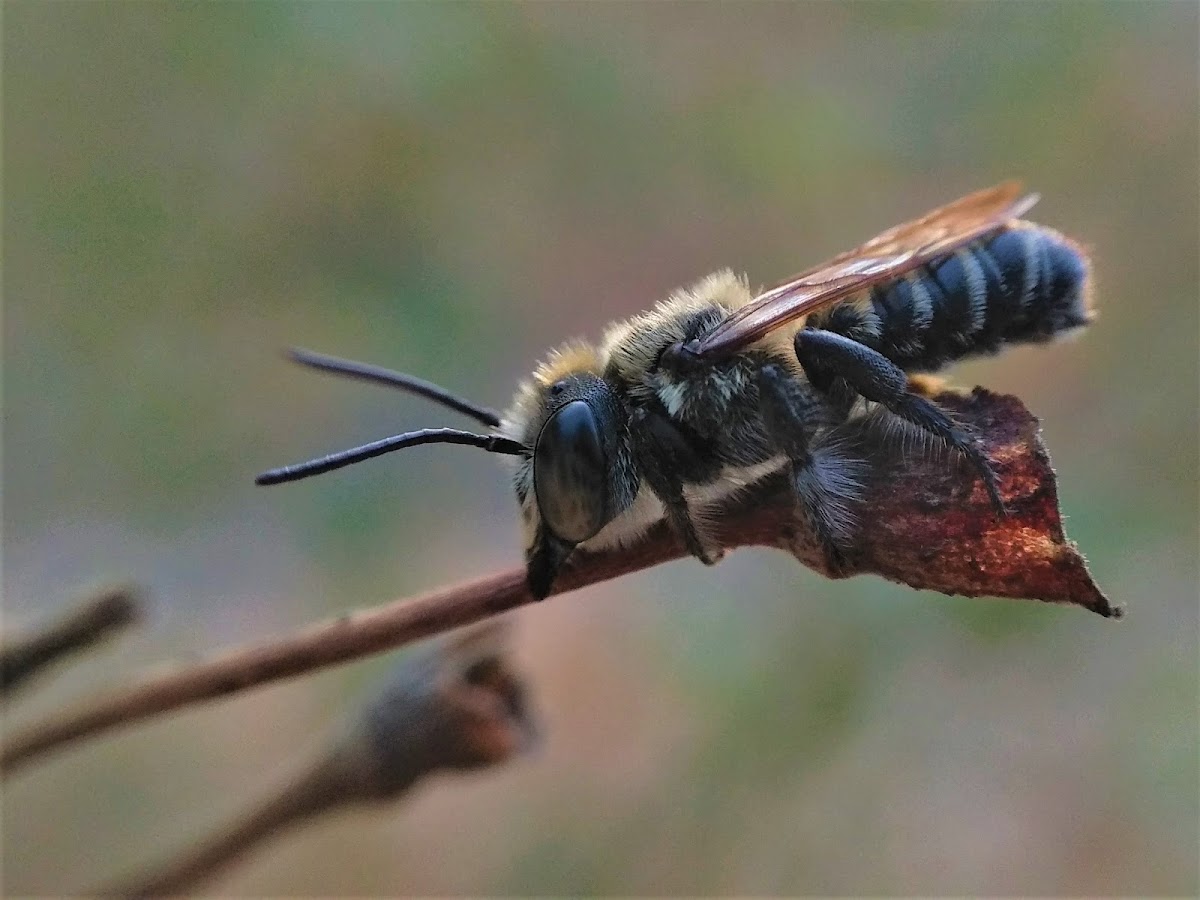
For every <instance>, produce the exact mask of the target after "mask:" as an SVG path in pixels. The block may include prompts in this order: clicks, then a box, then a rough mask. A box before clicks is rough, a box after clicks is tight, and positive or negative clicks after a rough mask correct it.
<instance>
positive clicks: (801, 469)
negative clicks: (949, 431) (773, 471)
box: [758, 363, 864, 573]
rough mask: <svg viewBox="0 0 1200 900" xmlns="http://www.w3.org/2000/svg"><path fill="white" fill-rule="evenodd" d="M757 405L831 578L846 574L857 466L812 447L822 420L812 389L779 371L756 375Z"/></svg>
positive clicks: (832, 448) (830, 447) (769, 368)
mask: <svg viewBox="0 0 1200 900" xmlns="http://www.w3.org/2000/svg"><path fill="white" fill-rule="evenodd" d="M758 393H759V404H760V406H761V409H762V417H763V425H764V427H765V429H766V432H767V438H768V440H769V441H770V442H771V444H772V445H773V446H774V447H775V449H776V450H777V451H778V452H780V453H783V454H784V455H785V456H787V458H788V460H790V462H791V481H792V487H793V489H794V490H795V493H796V500H797V503H798V505H799V507H800V510H801V513H802V514H803V515H804V517H805V519H806V520H807V522H808V524H809V527H810V528H811V529H812V532H813V535H814V536H815V537H816V539H817V542H818V543H819V544H820V545H821V548H822V549H823V550H824V551H825V558H826V561H827V562H828V564H829V568H830V569H831V570H832V571H833V572H835V573H836V572H841V571H842V570H844V569H845V568H846V563H847V559H846V554H847V552H848V550H849V547H850V545H851V543H852V542H853V538H854V527H855V524H856V521H855V516H854V509H853V507H854V505H855V503H856V502H857V500H858V497H859V494H860V492H861V489H862V476H863V474H864V472H863V471H862V469H863V464H862V461H861V460H858V459H854V458H851V457H847V456H845V455H843V454H842V453H841V452H840V451H839V448H838V446H837V445H836V444H824V445H822V444H814V443H813V441H812V436H813V435H814V434H815V433H816V431H817V428H818V426H820V425H822V424H824V421H823V420H824V419H825V418H826V417H825V416H824V415H823V414H822V412H821V410H819V409H818V408H817V403H816V402H815V401H814V398H813V397H812V396H811V393H812V391H811V389H807V390H806V386H805V385H804V384H803V383H802V382H801V381H800V379H798V378H796V377H795V376H793V375H790V374H788V373H786V372H785V371H784V370H783V368H782V367H781V366H778V365H775V364H771V363H768V364H767V365H764V366H763V367H762V368H761V369H759V372H758Z"/></svg>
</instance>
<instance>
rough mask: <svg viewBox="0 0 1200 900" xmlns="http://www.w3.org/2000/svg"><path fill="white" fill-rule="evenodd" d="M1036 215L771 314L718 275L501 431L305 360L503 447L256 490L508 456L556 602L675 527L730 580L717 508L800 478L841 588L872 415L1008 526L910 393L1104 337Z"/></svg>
mask: <svg viewBox="0 0 1200 900" xmlns="http://www.w3.org/2000/svg"><path fill="white" fill-rule="evenodd" d="M1037 199H1038V198H1037V196H1036V195H1026V194H1024V193H1023V192H1022V190H1021V186H1020V185H1019V183H1017V182H1005V183H1003V184H1000V185H997V186H996V187H993V188H989V189H987V190H983V191H978V192H976V193H973V194H969V195H967V196H965V197H962V198H961V199H959V200H956V201H954V202H953V203H950V204H948V205H946V206H943V207H940V208H938V209H935V210H933V211H932V212H930V213H928V214H926V215H924V216H922V217H920V218H918V219H914V220H913V221H911V222H907V223H905V224H903V225H900V226H897V227H895V228H892V229H889V230H888V231H885V232H884V233H882V234H880V235H878V236H877V237H875V238H873V239H871V240H870V241H868V242H867V243H865V244H863V245H862V246H861V247H858V248H856V249H854V250H851V251H849V252H847V253H843V254H841V255H839V256H836V257H834V258H833V259H831V260H829V261H828V262H826V263H823V264H821V265H819V266H816V267H814V268H812V269H809V270H807V271H805V272H802V273H800V274H798V275H795V276H793V277H792V278H789V279H787V280H786V281H784V282H782V283H780V284H778V285H776V286H775V287H772V288H770V289H769V290H766V291H764V292H762V293H759V294H757V295H755V294H754V293H753V292H752V291H751V290H750V288H749V285H748V283H747V282H746V280H745V279H744V278H739V277H737V276H735V275H734V274H733V273H732V272H731V271H729V270H723V271H720V272H717V273H715V274H713V275H710V276H708V277H707V278H705V279H703V280H702V281H700V282H698V283H697V284H695V285H693V286H691V287H690V288H686V289H682V290H679V291H676V292H675V293H673V294H672V295H671V296H670V297H668V298H667V299H666V300H665V301H662V302H661V303H659V304H658V305H657V306H656V307H655V308H654V309H652V310H650V311H649V312H646V313H644V314H642V315H639V316H635V317H633V318H632V319H629V320H627V321H624V322H617V323H614V324H612V325H610V326H609V327H608V329H607V330H606V332H605V334H604V338H603V340H602V341H601V343H600V345H599V346H593V345H591V344H587V343H568V344H565V345H563V346H562V347H560V348H558V349H556V350H554V351H552V352H551V353H550V355H549V356H548V358H547V359H546V360H545V361H544V362H542V363H541V364H540V365H539V366H538V368H537V369H536V370H535V371H534V372H533V374H532V376H530V377H529V378H528V379H527V380H525V381H524V382H523V383H522V384H521V385H520V387H519V388H518V390H517V393H516V396H515V398H514V399H513V401H512V403H511V405H510V406H509V408H508V410H507V411H506V412H504V413H503V414H500V413H497V412H495V411H494V410H491V409H488V408H487V407H484V406H480V405H478V404H476V403H472V402H471V401H469V400H465V399H463V398H461V397H458V396H455V395H453V394H452V393H450V392H449V391H446V390H445V389H443V388H441V387H438V386H437V385H434V384H430V383H428V382H425V381H421V380H420V379H417V378H414V377H413V376H411V375H406V374H403V373H399V372H392V371H389V370H386V369H381V368H378V367H375V366H370V365H366V364H362V363H354V362H349V361H346V360H340V359H335V358H333V357H328V356H322V355H319V354H314V353H310V352H308V351H299V350H297V351H293V354H292V355H293V358H294V359H295V360H296V361H298V362H300V363H302V364H305V365H308V366H311V367H314V368H317V369H321V370H325V371H329V372H333V373H336V374H339V375H344V376H349V377H352V378H357V379H361V380H365V381H371V382H375V383H383V384H388V385H392V386H394V387H399V388H401V389H403V390H406V391H409V392H412V393H416V394H419V395H421V396H424V397H426V398H428V399H430V400H433V401H435V402H437V403H440V404H441V405H443V406H446V407H448V408H450V409H453V410H456V411H457V412H460V413H463V414H465V415H468V416H470V417H472V418H474V419H475V420H476V421H478V422H479V423H480V424H482V425H484V426H486V428H488V429H489V430H488V432H487V433H486V434H476V433H473V432H468V431H459V430H457V429H450V428H435V429H424V430H421V431H414V432H408V433H405V434H399V435H394V436H392V437H388V438H384V439H383V440H380V441H375V442H373V443H370V444H366V445H364V446H361V447H355V448H353V449H350V450H346V451H342V452H339V453H334V454H331V455H329V456H325V457H321V458H320V459H315V460H312V461H309V462H305V463H300V464H298V465H293V466H285V467H282V468H279V469H274V470H271V471H269V472H265V473H263V474H262V475H260V476H259V477H258V478H257V479H256V481H257V483H259V484H278V483H281V482H286V481H295V480H297V479H300V478H307V477H309V476H311V475H317V474H320V473H322V472H328V471H331V470H333V469H337V468H341V467H342V466H347V465H351V464H352V463H356V462H361V461H362V460H365V459H370V458H372V457H375V456H380V455H382V454H384V453H390V452H391V451H393V450H399V449H402V448H405V447H411V446H416V445H418V444H426V443H453V444H466V445H469V446H474V447H480V448H482V449H484V450H487V451H488V452H491V453H499V454H506V455H510V456H512V457H514V458H515V460H516V466H515V469H514V472H513V482H514V486H515V488H516V493H517V499H518V501H519V502H520V507H521V519H522V525H523V531H524V542H525V560H526V570H527V578H528V583H529V589H530V591H531V592H532V594H533V595H534V596H535V597H537V598H538V599H541V598H543V597H545V596H547V595H548V594H549V593H550V590H551V588H552V586H553V584H554V580H555V578H556V576H557V574H558V572H559V570H560V569H561V567H562V566H563V564H564V563H565V562H566V561H567V559H568V557H569V556H570V555H571V553H572V552H573V551H574V549H575V548H576V547H584V548H587V549H596V548H599V547H606V546H612V545H622V544H625V543H628V542H630V541H632V540H633V539H635V538H636V537H637V536H638V535H639V534H641V533H642V532H644V531H645V530H646V529H647V528H648V527H649V526H650V525H652V524H654V523H655V522H657V521H658V520H660V519H662V518H664V517H665V518H666V520H667V521H668V522H669V524H670V526H671V527H672V528H673V529H674V530H675V532H676V533H677V534H678V535H679V536H680V538H681V539H682V541H683V544H684V546H685V547H686V548H687V551H688V552H689V553H690V554H691V555H692V556H695V557H696V558H697V559H699V560H701V561H702V562H705V563H708V564H712V563H715V562H717V560H718V559H719V558H720V556H721V550H720V549H719V548H718V547H717V545H716V543H715V542H714V540H713V539H712V536H711V525H710V524H709V523H710V522H711V519H712V516H711V512H710V511H709V510H710V508H711V507H712V506H713V505H714V504H716V503H718V502H719V501H720V500H721V499H722V498H725V497H727V496H728V495H730V494H731V493H733V492H736V491H737V490H739V489H741V488H743V487H745V486H747V485H749V484H752V483H754V482H755V481H757V480H759V479H761V478H763V477H765V476H766V475H768V474H771V473H773V472H776V471H780V470H785V469H786V471H787V473H788V476H789V480H790V483H791V485H792V488H793V490H794V494H795V501H796V508H797V511H798V513H799V515H800V516H802V517H803V519H804V521H805V522H806V523H807V525H808V527H809V528H810V529H811V531H812V534H813V535H814V536H815V538H816V540H817V541H818V542H819V544H820V546H821V548H822V549H823V551H824V553H825V555H826V558H827V561H828V565H829V568H830V569H831V570H832V571H835V572H836V571H840V570H842V569H843V568H844V567H845V566H846V564H847V560H848V554H849V553H850V551H851V548H852V545H853V542H854V537H855V527H856V510H857V508H858V506H859V505H860V503H861V500H862V493H863V489H864V478H865V474H866V468H865V466H866V464H865V462H864V461H863V460H861V459H858V458H855V457H854V456H853V455H852V453H851V452H850V451H848V450H847V449H846V442H845V441H844V440H842V439H841V438H842V432H841V430H840V429H842V428H843V426H844V425H845V424H846V423H847V422H848V421H850V420H851V419H852V418H853V417H854V416H856V415H860V414H861V413H862V411H863V410H864V409H866V408H868V407H870V408H872V409H875V408H880V409H882V410H886V413H884V415H887V416H892V417H896V419H898V420H902V421H903V422H905V423H907V425H908V426H909V427H915V428H916V429H919V430H920V431H922V432H924V433H926V434H929V435H932V436H933V437H934V438H936V439H938V440H940V441H941V442H943V443H944V444H945V445H947V446H948V447H950V448H952V449H953V450H954V451H956V452H957V453H959V454H961V456H962V457H964V458H965V459H966V460H968V461H969V462H970V463H971V465H972V466H973V467H974V469H975V471H976V472H977V473H978V477H979V481H980V482H981V484H982V487H983V489H984V490H985V491H986V493H987V495H988V497H989V498H990V501H991V504H992V505H993V506H994V508H995V510H996V513H997V514H998V515H1004V513H1005V507H1004V499H1003V496H1002V494H1001V490H1000V484H999V481H998V479H997V477H996V473H995V470H994V467H993V465H992V462H991V461H990V460H989V459H988V457H987V455H986V453H985V452H984V450H983V449H982V446H981V444H980V441H979V439H978V437H977V436H976V435H974V434H972V433H971V432H970V431H969V430H968V429H967V428H966V427H964V426H963V425H961V424H959V423H958V422H956V421H955V420H954V419H953V417H951V416H950V415H949V414H948V413H946V412H945V411H944V410H943V409H941V408H940V407H939V406H938V405H937V404H936V403H935V402H934V401H933V400H932V399H930V398H929V397H928V396H925V395H924V393H923V392H922V391H921V390H920V388H919V386H918V385H917V384H916V382H913V381H910V379H909V377H908V376H909V374H911V373H928V372H936V371H938V370H940V369H943V368H945V367H946V366H948V365H949V364H951V363H953V362H956V361H957V360H960V359H963V358H966V357H971V356H979V355H984V354H991V353H996V352H998V351H1000V350H1002V349H1004V348H1005V347H1007V346H1010V345H1014V344H1040V343H1045V342H1048V341H1051V340H1054V339H1056V338H1059V337H1061V336H1063V335H1066V334H1069V333H1071V332H1073V331H1076V330H1078V329H1080V328H1082V327H1083V326H1085V325H1087V324H1088V323H1089V322H1090V321H1091V319H1092V317H1093V312H1092V305H1091V283H1090V281H1091V279H1090V263H1089V261H1088V258H1087V256H1086V254H1085V253H1084V251H1083V250H1082V249H1081V248H1080V247H1079V246H1078V245H1077V244H1076V243H1074V242H1073V241H1071V240H1070V239H1068V238H1066V237H1064V236H1063V235H1061V234H1059V233H1058V232H1056V231H1054V230H1052V229H1050V228H1046V227H1044V226H1041V225H1035V224H1033V223H1031V222H1026V221H1023V220H1021V218H1020V217H1021V216H1022V215H1024V214H1025V213H1026V212H1028V210H1029V209H1030V208H1031V207H1032V206H1033V205H1034V204H1035V203H1036V202H1037Z"/></svg>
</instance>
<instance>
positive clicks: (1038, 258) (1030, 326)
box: [806, 222, 1092, 371]
mask: <svg viewBox="0 0 1200 900" xmlns="http://www.w3.org/2000/svg"><path fill="white" fill-rule="evenodd" d="M1088 282H1089V267H1088V261H1087V258H1086V257H1085V256H1084V254H1083V251H1082V250H1080V249H1079V248H1078V247H1076V246H1075V245H1074V244H1072V243H1071V242H1070V241H1068V240H1067V239H1066V238H1064V237H1063V236H1062V235H1060V234H1058V233H1057V232H1055V231H1052V230H1051V229H1048V228H1042V227H1040V226H1037V225H1031V224H1028V223H1025V222H1018V223H1014V224H1013V225H1011V226H1008V227H1006V228H1005V229H1004V230H1002V231H999V232H997V233H996V234H993V235H991V236H989V237H987V238H983V239H982V240H979V241H976V242H974V243H972V244H969V245H967V246H965V247H963V248H961V249H959V250H957V251H955V252H954V253H951V254H947V255H946V256H945V257H942V258H941V259H937V260H935V261H933V262H931V263H927V264H926V265H925V266H922V267H921V268H920V269H917V270H915V271H914V272H911V273H909V274H908V275H906V276H904V277H902V278H898V279H895V280H893V281H889V282H884V283H882V284H879V285H876V286H875V287H873V288H871V289H870V290H868V291H863V292H861V293H860V294H857V295H855V296H853V297H851V298H849V299H847V300H843V301H842V302H841V303H838V304H836V305H835V306H833V307H831V308H830V309H828V310H822V311H820V312H818V313H815V314H813V315H812V316H810V317H809V319H808V321H807V322H806V326H807V327H811V328H822V329H826V330H828V331H834V332H837V333H838V334H843V335H845V336H847V337H851V338H854V339H855V340H858V341H861V342H862V343H865V344H867V345H868V346H870V347H872V348H874V349H876V350H878V351H879V352H881V353H883V354H884V355H885V356H887V357H888V358H889V359H891V360H892V361H894V362H895V363H897V364H898V365H900V366H902V367H903V368H905V369H907V370H909V371H934V370H936V369H939V368H941V367H943V366H945V365H947V364H948V363H951V362H954V361H955V360H957V359H961V358H963V357H966V356H974V355H978V354H986V353H995V352H996V351H998V350H1000V349H1001V348H1002V347H1003V346H1004V345H1006V344H1022V343H1042V342H1045V341H1049V340H1052V339H1054V338H1056V337H1059V336H1061V335H1063V334H1065V333H1067V332H1069V331H1073V330H1075V329H1077V328H1080V327H1082V326H1084V325H1086V324H1088V322H1089V321H1090V320H1091V317H1092V312H1091V309H1090V305H1089V302H1090V301H1089V294H1090V285H1089V283H1088Z"/></svg>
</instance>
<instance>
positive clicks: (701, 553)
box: [629, 407, 721, 566]
mask: <svg viewBox="0 0 1200 900" xmlns="http://www.w3.org/2000/svg"><path fill="white" fill-rule="evenodd" d="M629 424H630V435H631V436H632V438H633V443H634V453H635V455H636V456H637V459H638V462H639V464H640V468H641V471H642V477H644V478H645V479H646V483H647V484H649V485H650V489H651V490H652V491H654V493H655V495H657V497H658V499H659V500H661V501H662V504H663V506H664V508H665V509H666V512H667V521H669V522H670V523H671V527H672V528H674V529H675V532H676V533H677V534H678V535H679V536H680V537H681V538H683V545H684V546H685V547H686V548H687V551H688V553H690V554H691V555H692V556H694V557H696V558H697V559H698V560H700V561H701V562H702V563H704V564H705V565H706V566H711V565H713V564H714V563H716V562H719V561H720V559H721V554H720V553H719V552H718V553H714V552H713V551H711V550H709V549H708V548H707V547H706V546H705V545H704V541H703V540H701V538H700V533H699V531H698V530H697V528H696V523H695V521H694V520H693V519H692V516H691V513H690V512H689V511H688V505H687V500H686V499H685V498H684V496H683V485H684V482H685V480H686V481H688V482H691V483H699V482H703V481H707V480H709V478H711V476H712V475H713V474H715V471H716V469H715V467H714V464H713V463H712V462H711V461H709V460H706V459H705V458H704V457H703V456H702V455H701V454H700V452H699V451H698V449H697V446H696V444H695V443H694V442H689V441H688V440H687V437H686V436H685V435H683V434H682V433H681V432H680V430H679V427H678V426H677V425H676V424H675V423H674V422H673V421H672V420H671V418H670V416H669V414H668V413H667V411H666V410H665V409H659V408H656V407H650V408H648V409H647V408H641V409H636V410H634V412H633V414H632V416H631V418H630V423H629Z"/></svg>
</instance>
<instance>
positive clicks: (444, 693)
mask: <svg viewBox="0 0 1200 900" xmlns="http://www.w3.org/2000/svg"><path fill="white" fill-rule="evenodd" d="M507 645H508V641H507V629H505V628H503V627H496V626H495V625H494V624H493V623H486V624H484V625H480V626H478V627H476V628H473V629H470V630H468V631H466V632H459V633H457V634H455V635H453V636H452V637H451V638H449V639H446V640H442V641H438V642H435V643H434V644H432V645H431V646H427V647H423V648H421V649H420V650H417V651H414V652H412V653H407V654H404V655H403V656H402V657H401V659H400V660H399V661H398V662H397V663H396V664H395V665H394V666H393V667H392V669H391V670H390V671H389V672H388V674H387V676H386V678H385V680H384V684H383V688H382V690H380V691H379V692H378V693H376V694H374V695H372V696H371V697H370V698H369V699H368V701H367V702H366V704H365V705H364V706H363V708H362V709H361V710H360V712H359V715H358V718H357V720H356V721H354V722H353V723H352V725H351V727H350V728H348V729H345V730H342V731H341V733H340V734H339V735H338V736H337V737H336V738H335V739H334V740H333V741H332V743H331V744H330V747H329V749H328V750H327V751H326V753H325V754H324V755H323V756H322V757H320V758H319V759H318V760H317V762H316V763H315V764H313V765H310V766H309V768H308V769H307V771H304V772H303V773H301V774H300V775H299V776H298V777H296V778H294V779H292V780H291V781H289V782H287V783H286V784H285V785H283V786H282V787H281V788H280V789H277V790H276V791H275V792H274V793H271V794H269V795H268V796H267V797H266V798H265V800H262V801H259V802H258V803H257V804H256V805H254V806H252V807H250V808H249V809H248V810H246V811H245V812H243V813H242V814H241V815H240V816H239V817H237V818H235V819H234V820H233V821H231V822H229V823H227V824H225V825H223V826H221V827H219V828H217V829H216V830H215V831H213V832H212V833H210V834H209V835H208V836H207V837H205V838H203V839H202V840H200V841H199V843H197V844H196V845H194V846H192V847H190V848H187V849H185V850H184V851H183V852H181V853H179V854H177V855H176V856H174V857H171V858H169V859H167V860H166V861H165V862H163V863H161V864H159V865H158V866H155V867H152V868H149V869H147V870H145V871H144V872H142V873H141V874H140V875H138V876H135V877H134V878H132V879H130V880H128V881H126V882H124V883H120V884H114V885H111V886H109V887H107V888H104V889H101V890H100V891H97V892H95V893H97V894H99V895H102V896H123V897H150V896H162V895H167V894H170V895H176V894H181V893H185V892H190V891H192V890H194V889H195V888H196V887H197V886H199V885H200V884H201V883H203V882H205V881H208V880H210V879H212V878H214V877H216V876H217V875H218V874H220V872H221V871H222V870H224V869H226V868H228V867H229V866H231V865H233V864H234V863H236V862H237V861H238V860H239V859H242V858H244V857H246V856H248V855H249V854H251V853H253V852H256V851H257V850H259V849H260V848H261V847H262V846H264V845H265V844H266V842H267V841H268V840H269V839H270V838H272V837H274V836H276V835H277V834H279V833H280V832H282V831H284V830H286V829H290V828H294V827H296V826H298V825H301V824H303V823H305V822H308V821H310V820H312V819H314V818H317V817H320V816H323V815H325V814H327V813H329V812H332V811H334V810H337V809H339V808H341V807H344V806H347V805H352V804H363V803H383V802H394V801H396V800H397V799H398V798H400V797H402V796H404V795H405V794H406V793H407V792H408V790H409V788H411V787H412V786H413V785H414V784H416V783H417V782H418V781H420V780H421V779H423V778H424V777H425V776H426V775H429V774H431V773H433V772H438V771H447V770H449V771H465V770H474V769H480V768H484V767H487V766H494V765H498V764H500V763H503V762H506V761H507V760H509V759H511V758H513V757H514V756H515V755H517V754H519V753H520V752H522V751H523V750H525V749H527V748H528V747H529V746H530V745H531V743H532V742H533V739H534V735H535V732H536V725H535V723H534V720H533V715H532V712H531V710H530V705H529V702H528V696H527V695H528V686H527V685H526V684H525V681H524V679H523V678H521V677H520V676H519V675H518V674H517V673H516V671H515V670H514V669H513V668H512V666H511V665H510V662H509V660H508V658H507Z"/></svg>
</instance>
